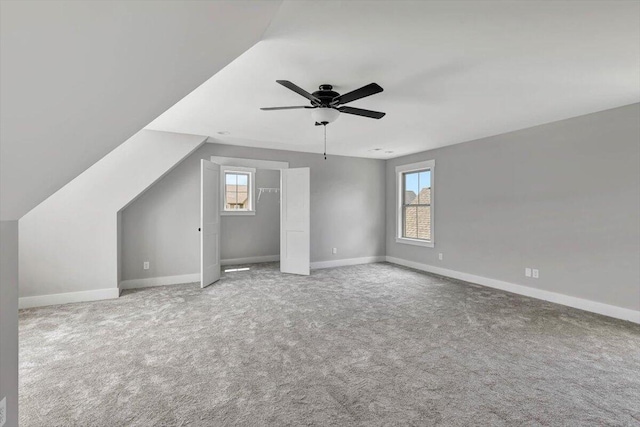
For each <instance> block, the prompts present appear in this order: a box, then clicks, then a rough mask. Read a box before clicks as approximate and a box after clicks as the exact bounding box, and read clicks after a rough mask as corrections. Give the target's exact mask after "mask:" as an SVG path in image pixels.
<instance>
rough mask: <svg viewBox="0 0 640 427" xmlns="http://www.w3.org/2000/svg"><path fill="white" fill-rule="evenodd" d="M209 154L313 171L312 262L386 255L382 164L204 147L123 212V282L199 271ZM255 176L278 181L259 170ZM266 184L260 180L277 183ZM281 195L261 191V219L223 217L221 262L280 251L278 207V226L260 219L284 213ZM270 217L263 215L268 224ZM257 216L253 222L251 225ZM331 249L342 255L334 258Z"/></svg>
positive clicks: (267, 151) (315, 155) (245, 149)
mask: <svg viewBox="0 0 640 427" xmlns="http://www.w3.org/2000/svg"><path fill="white" fill-rule="evenodd" d="M212 155H215V156H224V157H239V158H250V159H262V160H277V161H286V162H289V167H292V168H293V167H310V168H311V260H312V261H327V260H337V259H348V258H358V257H366V256H381V255H384V252H385V236H384V233H383V230H384V226H385V194H384V193H385V190H384V189H385V166H384V161H381V160H371V159H360V158H352V157H341V156H330V157H329V158H328V159H327V160H326V161H325V160H324V158H323V157H322V155H320V154H310V153H300V152H292V151H281V150H267V149H258V148H248V147H238V146H231V145H223V144H205V145H204V146H202V147H201V148H200V149H198V150H197V151H196V152H195V153H194V154H192V155H191V156H190V157H188V158H187V159H185V160H184V161H183V162H182V163H181V164H179V165H178V166H177V167H176V168H175V169H174V170H172V171H171V172H170V173H169V174H168V175H167V176H165V177H164V178H163V179H162V180H160V181H159V182H157V183H156V184H155V185H154V186H153V187H151V188H150V189H149V190H148V191H147V192H146V193H144V194H143V195H142V196H141V197H139V198H138V199H137V200H135V201H134V202H133V203H131V204H130V205H129V206H127V207H126V208H125V209H124V210H123V211H122V227H123V234H122V280H131V279H141V278H147V277H162V276H173V275H180V274H191V273H197V272H198V271H199V269H200V266H199V263H200V247H199V244H200V243H199V242H200V235H199V233H198V231H197V229H198V226H199V222H200V159H207V160H209V158H210V157H211V156H212ZM256 178H257V179H259V180H262V179H263V178H264V179H267V180H269V179H273V177H271V178H269V176H263V173H262V171H261V173H259V174H258V175H257V176H256ZM265 182H267V181H265ZM269 182H272V181H268V182H267V184H268V185H263V184H261V183H260V182H257V183H256V185H257V186H269V187H271V186H278V184H276V185H273V184H272V183H269ZM277 182H278V183H279V176H278V178H277ZM277 200H278V198H277V197H276V196H275V195H273V194H271V195H269V194H267V195H266V196H264V200H261V201H260V203H259V204H258V215H257V216H256V217H253V218H252V217H249V218H239V217H225V218H223V231H222V241H221V246H222V247H221V255H222V258H223V259H228V258H243V257H248V256H259V255H277V254H279V247H280V244H279V211H278V212H276V213H277V216H276V218H277V220H278V224H277V225H274V226H273V227H272V228H269V229H262V230H261V229H260V223H259V221H260V219H261V217H260V215H261V210H263V211H264V209H271V208H274V207H277V208H278V210H279V205H277V204H276V202H277ZM263 206H265V208H263ZM271 212H272V213H273V211H271ZM269 218H270V216H269V215H268V216H267V217H266V218H262V219H264V220H266V221H267V222H271V221H272V219H269ZM271 218H273V217H271ZM252 220H253V221H254V222H253V224H254V226H251V225H248V224H249V223H250V222H251V221H252ZM263 228H264V227H263ZM253 232H256V233H258V235H259V237H256V238H255V239H254V240H249V239H243V240H244V242H245V243H246V244H245V245H238V244H231V243H230V237H231V236H232V235H234V236H235V235H238V236H247V235H250V234H252V233H253ZM276 244H277V246H276ZM333 247H336V248H338V254H336V255H332V253H331V248H333ZM274 249H275V252H274ZM143 261H150V262H151V268H150V269H149V270H143V269H142V263H143Z"/></svg>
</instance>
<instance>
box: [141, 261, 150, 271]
mask: <svg viewBox="0 0 640 427" xmlns="http://www.w3.org/2000/svg"><path fill="white" fill-rule="evenodd" d="M142 268H144V269H145V270H148V269H149V261H145V262H144V264H143V265H142Z"/></svg>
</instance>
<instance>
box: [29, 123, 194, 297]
mask: <svg viewBox="0 0 640 427" xmlns="http://www.w3.org/2000/svg"><path fill="white" fill-rule="evenodd" d="M205 139H206V137H204V136H198V135H185V134H176V133H170V132H159V131H150V130H142V131H140V132H138V133H137V134H136V135H134V136H133V137H131V138H129V139H128V140H127V141H125V142H124V143H123V144H122V145H120V146H118V147H117V148H116V149H115V150H113V151H112V152H111V153H109V154H108V155H106V156H105V157H103V158H102V159H100V160H99V161H98V162H97V163H95V164H94V165H93V166H91V167H90V168H89V169H87V170H86V171H85V172H83V173H82V174H80V175H79V176H78V177H76V178H75V179H73V180H72V181H71V182H70V183H68V184H67V185H65V186H64V187H63V188H61V189H60V190H58V191H57V192H56V193H54V194H53V195H52V196H51V197H49V198H48V199H47V200H45V201H44V202H42V203H41V204H39V205H38V206H36V207H35V208H34V209H33V210H31V211H30V212H29V213H28V214H26V215H25V216H23V217H22V218H21V219H20V221H19V228H20V244H19V253H20V257H19V266H20V267H19V268H20V304H21V306H22V307H27V306H33V305H43V304H51V303H58V304H59V303H64V302H73V301H78V300H94V299H104V298H115V297H117V296H118V292H119V291H118V245H119V242H118V211H120V210H121V209H123V208H124V207H125V206H126V205H127V204H128V203H130V202H131V201H132V200H134V199H135V198H136V197H138V196H139V195H140V194H141V193H142V192H144V190H146V189H147V188H148V187H150V186H151V185H152V184H153V183H154V182H156V181H157V180H158V179H160V178H161V177H162V176H164V174H166V173H167V172H168V171H169V170H171V169H172V168H173V167H174V166H175V165H176V164H178V163H179V162H180V161H181V160H182V159H184V158H185V157H187V156H189V155H190V154H191V153H193V152H194V151H195V150H196V149H197V148H198V147H199V146H200V145H202V144H203V143H204V141H205Z"/></svg>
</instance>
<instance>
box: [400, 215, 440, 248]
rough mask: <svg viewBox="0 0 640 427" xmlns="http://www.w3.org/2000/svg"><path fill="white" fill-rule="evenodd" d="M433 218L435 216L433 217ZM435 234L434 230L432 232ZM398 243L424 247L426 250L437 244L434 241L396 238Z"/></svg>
mask: <svg viewBox="0 0 640 427" xmlns="http://www.w3.org/2000/svg"><path fill="white" fill-rule="evenodd" d="M431 217H433V215H431ZM431 232H433V230H432V231H431ZM396 243H403V244H405V245H414V246H424V247H426V248H433V247H434V246H435V244H434V243H433V240H419V239H409V238H408V237H396Z"/></svg>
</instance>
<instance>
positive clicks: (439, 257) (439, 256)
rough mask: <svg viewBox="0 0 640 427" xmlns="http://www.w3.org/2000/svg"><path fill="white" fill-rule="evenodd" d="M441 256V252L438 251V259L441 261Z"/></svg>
mask: <svg viewBox="0 0 640 427" xmlns="http://www.w3.org/2000/svg"><path fill="white" fill-rule="evenodd" d="M442 257H443V255H442V254H441V253H440V254H438V259H439V260H440V261H442Z"/></svg>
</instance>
